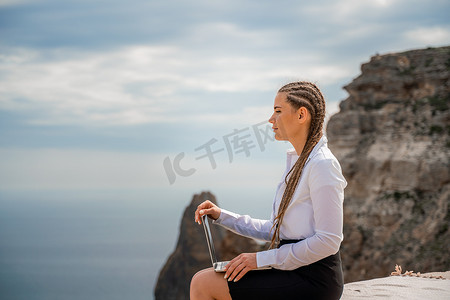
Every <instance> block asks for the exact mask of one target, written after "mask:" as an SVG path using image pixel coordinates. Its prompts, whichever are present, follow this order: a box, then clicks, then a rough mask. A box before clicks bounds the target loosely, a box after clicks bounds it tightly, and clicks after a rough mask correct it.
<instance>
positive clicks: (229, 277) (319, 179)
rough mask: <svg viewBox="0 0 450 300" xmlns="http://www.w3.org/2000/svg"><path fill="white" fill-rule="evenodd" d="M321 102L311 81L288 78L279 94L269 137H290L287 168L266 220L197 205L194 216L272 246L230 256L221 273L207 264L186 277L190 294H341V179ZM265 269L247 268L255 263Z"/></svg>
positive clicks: (228, 296)
mask: <svg viewBox="0 0 450 300" xmlns="http://www.w3.org/2000/svg"><path fill="white" fill-rule="evenodd" d="M324 117H325V101H324V98H323V96H322V93H321V91H320V90H319V89H318V88H317V86H316V85H314V84H312V83H309V82H293V83H290V84H287V85H285V86H283V87H282V88H281V89H280V90H279V91H278V93H277V95H276V97H275V103H274V113H273V115H272V116H271V118H270V119H269V122H270V123H272V124H273V126H272V128H273V130H274V132H275V139H277V140H279V141H289V142H290V143H291V144H292V146H293V147H294V149H293V150H291V151H288V153H287V165H286V171H285V174H284V175H283V180H282V181H281V182H280V183H279V184H278V187H277V190H276V195H275V199H274V204H273V212H272V217H271V219H270V220H258V219H252V218H250V217H249V216H241V215H238V214H235V213H232V212H229V211H226V210H224V209H220V208H219V207H217V206H216V205H214V204H213V203H211V202H210V201H205V202H203V203H202V204H200V205H199V206H198V208H197V210H196V211H195V221H196V222H198V223H201V216H202V215H205V214H206V215H208V217H210V218H211V219H213V220H214V223H216V224H220V225H221V226H224V227H225V228H227V229H229V230H231V231H233V232H236V233H238V234H241V235H244V236H248V237H252V238H256V239H261V240H267V241H271V246H270V249H269V250H267V251H261V252H257V253H243V254H240V255H239V256H237V257H235V258H234V259H233V260H231V261H230V263H229V264H228V265H227V267H226V273H225V276H223V273H215V272H214V270H212V269H205V270H202V271H200V272H198V273H197V274H195V275H194V277H193V278H192V281H191V292H190V293H191V299H313V300H317V299H319V300H320V299H339V298H340V296H341V294H342V289H343V275H342V267H341V259H340V255H339V247H340V244H341V242H342V239H343V234H342V225H343V209H342V205H343V200H344V188H345V186H346V184H347V183H346V181H345V179H344V177H343V176H342V172H341V167H340V165H339V162H338V161H337V159H336V158H335V157H334V156H333V154H332V153H331V151H330V150H329V149H328V147H327V140H326V137H324V136H322V128H323V122H324ZM263 266H271V267H272V269H270V270H258V271H253V272H248V271H250V270H252V269H255V268H257V267H263Z"/></svg>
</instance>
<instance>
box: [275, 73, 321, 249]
mask: <svg viewBox="0 0 450 300" xmlns="http://www.w3.org/2000/svg"><path fill="white" fill-rule="evenodd" d="M278 92H279V93H280V92H284V93H286V96H287V99H286V101H287V102H288V103H289V104H290V105H291V106H292V107H293V108H294V109H299V108H300V107H305V108H306V109H308V111H309V113H310V114H311V124H310V127H309V132H308V137H307V139H306V143H305V146H304V147H303V150H302V153H300V155H299V158H298V159H297V161H296V162H295V164H294V166H293V167H292V168H291V170H290V171H289V172H288V174H287V175H286V178H285V183H286V189H285V190H284V193H283V197H282V199H281V202H280V206H279V208H278V215H277V216H276V218H275V219H274V222H273V226H272V230H273V229H274V228H275V231H274V233H273V236H272V241H271V243H270V249H272V248H275V247H276V246H277V245H278V243H279V241H280V228H281V224H282V222H283V218H284V215H285V213H286V210H287V208H288V206H289V204H290V202H291V199H292V196H293V195H294V192H295V189H296V188H297V184H298V182H299V180H300V176H301V174H302V171H303V167H304V166H305V164H306V162H307V160H308V156H309V154H310V153H311V151H312V150H313V148H314V146H315V145H317V143H318V142H319V140H320V138H321V137H322V127H323V121H324V118H325V100H324V98H323V95H322V92H321V91H320V90H319V88H318V87H317V86H316V85H315V84H313V83H310V82H304V81H300V82H293V83H289V84H287V85H285V86H283V87H282V88H281V89H280V90H279V91H278Z"/></svg>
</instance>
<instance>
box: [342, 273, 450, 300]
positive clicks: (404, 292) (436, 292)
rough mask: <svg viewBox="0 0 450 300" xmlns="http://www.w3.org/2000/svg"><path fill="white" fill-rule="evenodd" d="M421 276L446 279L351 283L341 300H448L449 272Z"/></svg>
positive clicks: (397, 278) (395, 278) (407, 278)
mask: <svg viewBox="0 0 450 300" xmlns="http://www.w3.org/2000/svg"><path fill="white" fill-rule="evenodd" d="M423 275H434V276H443V277H444V278H447V279H436V278H424V277H410V276H389V277H384V278H377V279H371V280H365V281H357V282H351V283H347V284H345V286H344V293H343V295H342V298H341V299H342V300H354V299H355V300H357V299H408V300H410V299H411V300H415V299H420V300H423V299H430V300H431V299H433V300H441V299H442V300H449V299H450V271H449V272H439V273H428V274H423Z"/></svg>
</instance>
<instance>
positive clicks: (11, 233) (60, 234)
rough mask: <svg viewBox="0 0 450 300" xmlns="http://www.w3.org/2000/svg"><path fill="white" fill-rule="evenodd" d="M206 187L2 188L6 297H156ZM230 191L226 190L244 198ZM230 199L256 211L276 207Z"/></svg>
mask: <svg viewBox="0 0 450 300" xmlns="http://www.w3.org/2000/svg"><path fill="white" fill-rule="evenodd" d="M199 192H201V191H190V190H188V189H186V190H179V189H172V190H170V191H168V190H164V189H160V190H158V189H156V190H155V189H149V190H111V189H109V190H26V191H23V190H20V191H17V190H0V298H1V299H5V300H52V299H55V300H56V299H58V300H72V299H83V300H89V299H95V300H106V299H108V300H114V299H117V300H119V299H120V300H123V299H133V300H140V299H146V300H148V299H154V288H155V284H156V280H157V277H158V274H159V271H160V270H161V268H162V266H163V265H164V263H165V262H166V260H167V258H168V256H169V255H170V254H171V253H172V251H173V250H174V248H175V245H176V242H177V238H178V232H179V226H180V221H181V217H182V214H183V211H184V209H185V208H186V206H187V205H188V204H189V203H190V201H191V199H192V196H193V194H194V193H199ZM227 192H228V193H229V191H226V190H224V191H220V192H219V194H221V195H222V196H224V198H226V197H228V198H231V199H236V196H237V194H235V195H233V194H229V195H226V193H227ZM265 193H266V191H264V190H259V191H255V192H253V194H252V195H253V196H254V198H256V199H258V198H259V197H260V196H261V195H263V194H265ZM219 199H220V197H219ZM268 199H270V197H269V198H268ZM219 202H220V200H219ZM231 202H232V201H231ZM230 205H231V207H233V205H234V206H235V207H239V208H241V209H243V210H244V211H245V210H247V211H248V210H250V211H252V210H253V212H255V213H256V217H264V216H265V215H264V211H266V212H267V211H269V212H270V207H271V203H270V201H269V202H267V205H266V206H261V207H260V206H258V207H257V208H255V205H253V204H252V202H251V201H250V202H245V203H244V204H243V203H242V201H236V202H235V203H234V204H232V203H230ZM258 210H260V211H258Z"/></svg>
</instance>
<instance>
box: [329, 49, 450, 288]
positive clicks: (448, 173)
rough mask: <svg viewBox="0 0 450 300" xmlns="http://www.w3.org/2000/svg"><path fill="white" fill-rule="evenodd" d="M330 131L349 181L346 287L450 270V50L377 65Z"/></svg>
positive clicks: (377, 59) (356, 86)
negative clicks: (401, 269)
mask: <svg viewBox="0 0 450 300" xmlns="http://www.w3.org/2000/svg"><path fill="white" fill-rule="evenodd" d="M361 69H362V74H361V75H360V76H359V77H357V78H356V79H355V80H353V81H352V82H351V83H350V84H349V85H347V86H346V87H345V89H346V90H347V91H348V93H349V97H348V98H347V99H346V100H344V101H343V102H342V103H341V104H340V112H339V113H337V114H336V115H334V116H333V117H331V119H330V121H329V123H328V125H327V134H328V139H329V146H330V148H331V150H332V151H333V153H334V154H335V155H336V157H337V158H338V159H339V161H340V162H341V165H342V168H343V172H344V175H345V177H346V178H347V181H348V186H347V188H346V191H345V203H344V235H345V239H344V242H343V244H342V248H341V249H342V251H341V252H342V259H343V263H344V266H345V268H344V272H345V281H346V282H351V281H355V280H363V279H370V278H375V277H384V276H386V275H388V273H389V272H390V271H391V270H393V267H394V266H395V264H401V265H402V266H405V267H408V268H409V269H413V270H416V271H421V272H429V271H433V270H449V269H450V231H449V223H450V203H449V202H450V162H449V158H450V109H449V107H450V78H449V74H450V47H442V48H428V49H423V50H414V51H408V52H404V53H397V54H387V55H382V56H380V55H377V56H374V57H372V58H371V60H370V62H368V63H366V64H363V65H362V68H361Z"/></svg>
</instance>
